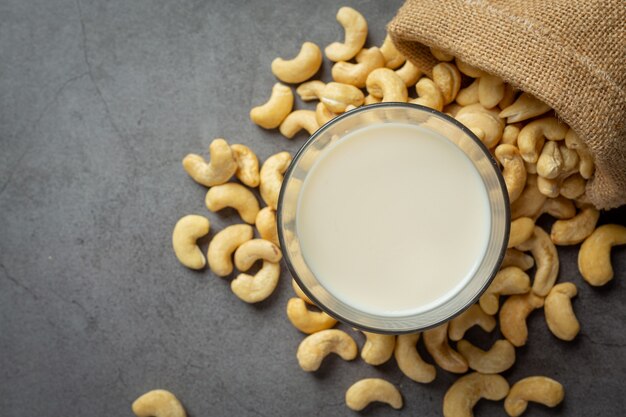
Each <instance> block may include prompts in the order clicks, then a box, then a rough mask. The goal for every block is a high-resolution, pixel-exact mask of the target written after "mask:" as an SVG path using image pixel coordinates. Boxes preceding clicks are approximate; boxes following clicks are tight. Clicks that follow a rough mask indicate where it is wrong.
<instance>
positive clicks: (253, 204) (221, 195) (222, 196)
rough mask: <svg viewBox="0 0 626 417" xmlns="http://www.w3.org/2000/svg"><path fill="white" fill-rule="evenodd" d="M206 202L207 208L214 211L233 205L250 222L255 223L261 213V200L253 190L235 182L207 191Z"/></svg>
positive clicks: (244, 219)
mask: <svg viewBox="0 0 626 417" xmlns="http://www.w3.org/2000/svg"><path fill="white" fill-rule="evenodd" d="M204 202H205V204H206V208H208V209H209V210H210V211H213V212H216V211H220V210H222V209H223V208H226V207H232V208H234V209H235V210H237V212H238V213H239V215H240V216H241V219H242V220H243V221H244V222H246V223H249V224H254V221H255V220H256V216H257V214H258V213H259V202H258V201H257V199H256V197H255V196H254V194H253V193H252V191H250V190H249V189H247V188H246V187H244V186H243V185H241V184H236V183H234V182H229V183H226V184H222V185H216V186H215V187H211V188H210V189H209V191H208V192H207V193H206V198H205V199H204Z"/></svg>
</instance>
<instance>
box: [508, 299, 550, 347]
mask: <svg viewBox="0 0 626 417" xmlns="http://www.w3.org/2000/svg"><path fill="white" fill-rule="evenodd" d="M543 303H544V301H543V297H538V296H537V295H535V294H534V293H532V292H529V293H528V294H523V295H512V296H510V297H509V298H507V300H506V301H505V302H504V304H502V308H501V309H500V331H501V332H502V335H504V337H506V338H507V340H508V341H509V342H511V343H512V344H513V346H516V347H520V346H524V345H525V344H526V341H527V340H528V326H527V325H526V317H528V315H529V314H530V313H532V312H533V310H535V309H537V308H541V307H543Z"/></svg>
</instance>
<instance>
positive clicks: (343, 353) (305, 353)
mask: <svg viewBox="0 0 626 417" xmlns="http://www.w3.org/2000/svg"><path fill="white" fill-rule="evenodd" d="M330 353H335V354H337V355H339V356H340V357H341V359H343V360H346V361H351V360H353V359H354V358H356V355H357V353H358V349H357V346H356V343H355V341H354V339H352V337H350V335H348V333H346V332H344V331H342V330H337V329H328V330H322V331H319V332H317V333H313V334H312V335H309V336H307V337H306V338H304V340H303V341H302V342H301V343H300V346H298V353H297V355H296V356H297V358H298V363H299V364H300V368H302V369H303V370H304V371H306V372H313V371H317V370H318V369H319V367H320V365H321V364H322V361H323V360H324V358H325V357H326V356H328V355H329V354H330Z"/></svg>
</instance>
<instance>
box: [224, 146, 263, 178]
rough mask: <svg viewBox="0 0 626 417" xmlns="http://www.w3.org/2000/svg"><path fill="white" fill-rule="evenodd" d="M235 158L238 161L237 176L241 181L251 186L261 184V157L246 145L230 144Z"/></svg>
mask: <svg viewBox="0 0 626 417" xmlns="http://www.w3.org/2000/svg"><path fill="white" fill-rule="evenodd" d="M230 150H231V151H232V152H233V158H235V162H237V171H235V176H236V177H237V179H238V180H239V181H241V182H242V183H244V184H245V185H247V186H248V187H251V188H256V187H258V186H259V158H257V156H256V155H255V154H254V152H252V149H250V148H248V147H247V146H246V145H240V144H235V145H231V146H230Z"/></svg>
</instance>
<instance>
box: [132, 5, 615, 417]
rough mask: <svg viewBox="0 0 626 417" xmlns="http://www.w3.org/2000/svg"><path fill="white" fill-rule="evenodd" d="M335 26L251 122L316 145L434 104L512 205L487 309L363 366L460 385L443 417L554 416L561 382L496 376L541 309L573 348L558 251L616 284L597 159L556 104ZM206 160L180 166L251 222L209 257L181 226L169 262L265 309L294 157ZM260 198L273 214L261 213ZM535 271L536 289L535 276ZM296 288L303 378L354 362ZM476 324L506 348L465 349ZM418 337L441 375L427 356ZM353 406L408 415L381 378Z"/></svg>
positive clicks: (293, 316)
mask: <svg viewBox="0 0 626 417" xmlns="http://www.w3.org/2000/svg"><path fill="white" fill-rule="evenodd" d="M337 21H338V22H339V23H340V24H341V26H342V27H343V29H344V31H345V38H344V41H343V42H334V43H332V44H330V45H328V46H327V47H326V48H325V50H324V53H322V50H321V49H320V48H319V46H317V45H316V44H315V43H312V42H304V43H303V44H302V47H301V50H300V52H299V54H298V55H297V56H296V57H295V58H293V59H282V58H276V59H275V60H274V61H273V62H272V65H271V71H272V73H273V74H274V75H275V76H276V78H278V80H280V81H281V82H282V83H281V82H278V83H276V84H275V85H274V86H273V88H272V91H271V94H270V98H269V100H268V101H267V102H266V103H265V104H263V105H260V106H258V107H254V108H253V109H252V110H251V111H250V119H251V120H252V122H254V123H255V124H257V125H259V126H260V127H262V128H265V129H275V128H278V129H279V131H280V133H281V134H282V135H283V136H285V137H286V138H288V139H291V138H293V137H294V136H295V135H296V134H297V133H298V132H300V131H301V130H305V131H306V132H308V133H309V134H313V133H314V132H315V131H316V130H317V129H319V127H320V126H322V125H323V124H325V123H326V122H328V121H329V120H331V119H333V118H334V117H336V116H337V115H339V114H341V113H344V112H346V111H349V110H351V109H354V108H356V107H359V106H362V105H367V104H371V103H378V102H409V103H416V104H420V105H423V106H427V107H431V108H433V109H436V110H439V111H442V112H444V113H447V114H448V115H450V116H452V117H454V118H456V119H457V120H458V121H460V122H461V123H463V124H464V125H466V126H467V127H468V128H469V129H470V130H471V131H472V132H473V133H474V134H475V135H476V136H477V137H478V138H479V139H480V140H481V141H483V143H484V144H485V145H486V146H487V148H489V150H490V151H491V152H492V154H493V155H494V157H495V158H496V160H497V161H498V163H499V164H500V167H501V170H502V174H503V177H504V180H505V183H506V186H507V191H508V195H509V200H510V202H511V218H512V221H511V233H510V238H509V242H508V249H507V251H506V255H505V257H504V261H503V263H502V266H501V268H500V271H499V272H498V273H497V275H496V276H495V278H494V280H493V282H492V283H491V285H490V287H489V288H488V289H487V290H486V291H485V292H484V294H483V295H482V296H481V297H480V300H479V302H477V303H476V304H475V305H473V306H471V307H470V308H469V309H468V310H466V311H465V312H463V313H462V314H460V315H458V316H457V317H455V318H454V319H452V320H451V321H450V322H448V323H446V324H443V325H441V326H439V327H436V328H433V329H430V330H427V331H424V332H423V333H414V334H403V335H398V336H394V335H381V334H375V333H369V332H363V335H364V338H365V341H364V344H363V346H362V347H361V349H360V357H361V359H362V360H363V361H364V362H365V363H366V364H368V365H371V366H379V365H382V364H384V363H386V362H387V361H389V360H391V358H394V359H395V361H396V363H397V365H398V367H399V369H400V370H401V372H402V373H403V374H404V375H405V376H406V377H407V378H409V379H411V380H412V381H415V382H417V383H421V384H427V383H430V382H432V381H434V380H435V378H436V376H437V372H438V371H437V367H439V368H441V369H442V370H445V371H447V372H451V373H455V374H464V375H463V376H461V377H460V378H459V379H457V380H456V382H454V383H453V384H452V386H451V387H450V388H449V389H448V391H447V392H446V394H445V397H444V400H443V415H444V416H445V417H466V416H467V417H469V416H472V415H473V413H472V409H473V407H474V405H475V404H476V403H477V402H478V401H479V400H480V399H486V400H491V401H500V400H504V410H505V411H506V413H507V414H508V415H509V416H519V415H521V414H523V413H524V411H525V410H526V408H527V406H528V403H529V402H535V403H540V404H543V405H545V406H548V407H555V406H556V405H558V404H559V403H560V402H561V401H562V400H563V398H564V395H565V391H564V388H563V386H562V385H561V384H560V383H559V382H557V381H555V380H553V379H551V378H549V377H547V376H530V377H527V378H524V379H521V380H519V381H516V382H515V383H513V384H512V385H511V386H510V385H509V382H507V380H506V379H505V378H504V377H502V376H500V375H499V374H500V373H502V372H504V371H506V370H508V369H510V368H511V367H512V366H513V365H514V364H515V360H516V354H515V349H516V348H517V347H521V346H524V345H525V344H526V343H527V341H528V337H529V329H528V327H527V324H526V319H527V317H528V316H529V315H530V314H532V313H533V312H534V311H535V310H539V309H541V308H543V311H544V315H545V320H546V323H547V326H548V328H549V330H550V331H551V332H552V334H553V335H554V336H555V337H556V338H558V339H561V340H565V341H570V340H573V339H574V338H575V337H576V335H577V334H578V333H579V331H580V324H579V321H578V319H577V317H576V315H575V313H574V309H573V306H572V299H573V298H574V297H576V295H577V293H578V289H577V287H576V285H575V284H574V283H572V282H560V283H557V278H558V276H559V257H558V252H557V248H556V246H557V245H577V244H580V243H582V245H581V247H580V251H579V256H578V267H579V271H580V273H581V275H582V277H583V278H584V279H585V280H586V281H587V282H588V283H589V284H590V285H593V286H600V285H604V284H606V283H607V282H609V281H610V280H611V279H612V278H613V269H612V267H611V258H610V257H611V253H610V252H611V247H612V246H614V245H623V244H626V227H623V226H619V225H603V226H600V227H596V223H597V222H598V219H599V212H598V210H596V209H595V208H594V207H593V206H592V205H591V204H590V202H589V201H588V199H587V198H586V197H585V186H586V182H587V180H588V179H589V178H591V176H592V175H593V172H594V163H593V159H592V156H591V154H590V153H589V151H588V150H587V148H586V146H585V144H584V142H583V141H582V140H581V139H580V138H579V137H578V136H577V135H576V133H575V132H574V131H573V130H572V129H570V128H569V127H568V126H566V125H565V124H563V123H562V122H560V121H559V120H558V118H557V117H556V115H555V113H554V111H553V110H552V109H551V108H550V107H549V106H548V105H546V104H545V103H543V102H541V101H540V100H538V99H537V98H535V97H533V96H531V95H530V94H527V93H524V92H519V91H517V90H516V89H515V88H514V87H513V86H511V85H509V84H507V83H505V82H504V81H503V80H502V79H500V78H498V77H497V76H494V75H491V74H487V73H485V72H483V71H481V70H480V69H478V68H475V67H472V66H471V65H468V64H467V63H465V62H463V60H462V59H459V57H454V56H452V55H449V54H448V53H446V52H444V51H440V50H435V49H431V52H432V54H433V56H434V57H435V58H436V59H437V60H438V61H439V63H438V64H437V65H436V66H435V67H434V68H433V71H432V74H428V75H425V74H422V73H421V72H420V71H419V70H418V69H417V68H416V67H415V66H414V65H413V64H412V63H411V62H409V61H407V60H406V59H405V58H404V57H403V56H402V55H401V54H400V53H399V52H398V50H397V49H396V48H395V47H394V45H393V43H392V41H391V39H390V38H389V37H387V38H386V39H385V41H384V43H383V44H382V45H381V46H380V47H375V46H374V47H370V48H364V45H365V41H366V38H367V34H368V25H367V21H366V20H365V18H364V17H363V16H362V15H361V14H360V13H359V12H358V11H356V10H354V9H352V8H350V7H342V8H340V9H339V11H338V13H337ZM324 54H325V55H326V57H327V58H328V59H329V60H330V61H332V62H334V63H335V64H334V65H333V67H332V78H333V81H332V82H329V83H324V82H322V81H320V80H311V78H312V77H313V76H314V75H315V74H316V73H318V70H319V68H320V66H321V65H322V62H323V55H324ZM286 84H299V85H298V86H297V88H296V89H295V91H296V94H298V96H299V97H300V99H301V100H302V101H311V100H318V103H317V106H316V110H315V111H313V110H301V109H299V110H294V101H295V100H294V93H293V91H292V87H291V86H289V85H286ZM410 90H414V91H415V93H416V97H415V98H412V97H410V94H409V91H410ZM209 155H210V160H209V161H208V162H207V161H206V160H205V158H204V157H202V156H200V155H196V154H189V155H187V156H186V157H185V158H184V159H183V168H184V169H185V171H186V172H187V173H188V174H189V176H190V177H191V178H192V179H193V180H194V181H196V182H197V183H198V184H200V185H202V186H205V187H208V188H209V190H208V192H207V194H206V200H205V203H206V207H207V209H208V210H209V211H212V212H216V211H219V210H221V209H223V208H226V207H231V208H233V209H235V210H236V211H237V212H238V213H239V216H240V217H241V220H242V221H243V223H241V224H235V225H231V226H228V227H226V228H224V229H223V230H221V231H219V232H217V233H215V234H214V235H213V236H212V239H211V240H210V242H209V243H208V250H207V255H206V257H205V255H204V252H203V250H202V249H201V248H200V246H199V242H198V240H199V239H201V238H204V237H205V236H207V235H208V234H209V229H210V221H209V219H208V218H207V217H205V216H203V215H196V214H192V215H187V216H184V217H182V218H181V219H180V220H179V221H178V222H177V223H176V225H175V227H174V231H173V235H172V245H173V248H174V252H175V254H176V257H177V258H178V260H179V261H180V262H181V263H182V264H183V265H184V266H186V267H188V268H191V269H202V268H204V267H205V265H206V264H207V262H208V266H209V268H210V269H211V271H212V272H213V273H214V274H215V275H217V276H220V277H228V276H230V275H231V274H232V273H233V270H234V268H235V267H236V269H237V270H238V271H240V273H239V274H238V275H237V276H236V277H235V278H234V279H233V280H232V281H231V289H232V291H233V293H234V294H235V295H236V296H237V297H238V298H240V299H241V300H243V301H245V302H248V303H256V302H260V301H262V300H265V299H266V298H268V297H269V296H270V295H271V294H272V293H273V291H274V289H275V288H276V286H277V283H278V280H279V278H280V270H281V269H280V264H279V262H280V260H281V258H282V254H281V250H280V246H279V242H278V237H277V231H276V209H277V200H278V194H279V192H280V188H281V183H282V179H283V173H284V172H285V170H286V169H287V167H288V166H289V164H290V162H291V156H290V155H289V154H288V153H287V152H280V153H278V154H275V155H273V156H270V157H269V158H268V159H267V160H266V161H265V162H264V163H263V164H262V165H261V167H260V169H259V160H258V158H257V156H256V155H255V153H254V152H253V151H252V150H251V149H250V148H248V147H247V146H244V145H240V144H233V145H229V144H228V143H227V142H226V141H225V140H223V139H215V140H214V141H213V142H212V143H211V145H210V147H209ZM233 178H236V180H237V181H238V182H235V181H232V179H233ZM257 188H258V194H259V195H260V197H261V201H262V202H264V203H265V205H266V206H265V207H261V206H260V204H259V199H258V198H257V194H256V193H255V192H254V190H256V189H257ZM544 214H547V215H549V216H552V217H553V218H555V219H557V221H556V222H555V223H554V224H553V225H552V227H551V230H550V232H549V233H548V232H546V231H544V229H543V228H542V227H540V226H538V225H536V221H537V219H538V218H539V217H541V216H542V215H544ZM253 225H254V227H253ZM255 229H256V233H257V234H258V237H256V238H255ZM257 261H261V262H262V266H261V267H260V269H259V270H258V272H257V273H256V274H255V275H248V274H246V273H245V272H246V271H248V270H249V269H250V268H251V267H252V266H253V265H254V264H255V263H257ZM533 267H534V273H532V275H533V276H532V279H531V276H530V275H529V272H528V271H529V270H531V269H532V268H533ZM292 284H293V285H292V286H293V290H294V293H295V295H296V296H295V297H293V298H291V299H290V300H289V301H288V303H287V306H286V313H287V318H288V319H289V321H290V322H291V323H292V324H293V326H294V327H295V328H296V329H298V330H299V331H301V332H302V333H304V334H306V335H307V336H306V337H305V338H304V339H303V340H302V342H301V343H300V345H299V347H298V349H297V353H296V357H297V361H298V363H299V365H300V367H301V368H302V369H303V370H304V371H306V372H315V371H317V370H318V369H319V368H320V367H321V366H323V362H324V359H325V358H326V357H327V356H328V355H329V354H331V353H334V354H336V355H338V356H339V357H341V358H342V359H344V360H346V361H351V360H353V359H356V358H357V356H359V348H358V345H357V342H356V341H355V338H354V337H353V336H352V335H350V334H349V333H348V332H347V331H344V330H340V329H335V328H334V327H335V325H337V321H336V320H335V319H334V318H333V317H331V316H329V315H328V314H326V313H325V312H323V311H321V310H319V309H318V308H317V307H316V306H315V305H314V303H313V302H312V301H311V300H310V299H309V298H308V297H307V296H306V295H305V294H304V292H303V291H302V290H301V289H300V288H299V287H298V285H297V283H296V282H295V281H292ZM474 326H478V327H480V328H481V329H482V330H483V331H484V332H487V333H491V332H494V331H496V328H499V332H500V334H501V337H502V338H501V339H500V340H497V341H496V342H495V343H493V345H492V346H491V348H490V349H488V350H486V351H485V350H482V349H481V348H479V347H477V346H475V345H474V344H472V343H471V342H470V341H469V340H467V339H465V337H466V333H467V331H468V330H469V329H470V328H472V327H474ZM420 339H421V340H422V343H423V344H424V347H425V349H426V351H427V352H428V354H429V355H430V357H431V358H432V361H433V362H434V364H433V363H429V361H428V360H425V359H423V358H422V357H421V356H420V353H419V352H418V349H417V345H418V343H419V342H420ZM468 372H469V373H468ZM345 401H346V405H347V406H348V407H349V408H350V409H352V410H357V411H358V410H362V409H364V408H365V407H367V406H368V405H369V404H370V403H372V402H381V403H385V404H388V405H389V406H390V407H392V408H394V409H400V408H401V407H402V406H403V397H402V395H401V393H400V390H399V389H398V388H397V387H396V386H394V385H393V384H392V383H390V382H388V381H386V380H384V379H380V378H366V379H362V380H360V381H357V382H356V383H354V384H353V385H352V386H350V387H349V388H348V389H347V391H346V394H345ZM132 408H133V411H134V412H135V414H136V415H137V416H139V417H144V416H146V417H147V416H175V417H181V416H185V411H184V409H183V407H182V405H181V404H180V402H179V401H178V400H177V399H176V397H175V396H174V395H173V394H171V393H169V392H167V391H164V390H154V391H150V392H148V393H146V394H144V395H143V396H141V397H140V398H138V399H137V400H136V401H135V403H134V404H133V406H132Z"/></svg>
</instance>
